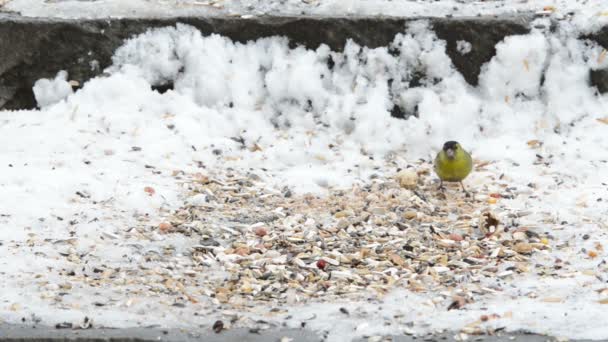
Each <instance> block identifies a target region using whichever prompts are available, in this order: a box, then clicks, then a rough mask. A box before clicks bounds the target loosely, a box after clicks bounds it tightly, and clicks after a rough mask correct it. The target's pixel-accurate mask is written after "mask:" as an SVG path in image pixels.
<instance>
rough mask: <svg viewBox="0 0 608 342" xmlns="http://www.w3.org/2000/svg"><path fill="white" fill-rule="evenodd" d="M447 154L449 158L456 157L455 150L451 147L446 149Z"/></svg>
mask: <svg viewBox="0 0 608 342" xmlns="http://www.w3.org/2000/svg"><path fill="white" fill-rule="evenodd" d="M445 154H447V155H448V158H450V159H452V158H454V150H453V149H451V148H448V149H447V150H445Z"/></svg>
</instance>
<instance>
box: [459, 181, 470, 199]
mask: <svg viewBox="0 0 608 342" xmlns="http://www.w3.org/2000/svg"><path fill="white" fill-rule="evenodd" d="M460 186H461V187H462V191H464V193H465V196H466V197H470V195H469V192H468V191H467V189H465V188H464V184H462V181H460Z"/></svg>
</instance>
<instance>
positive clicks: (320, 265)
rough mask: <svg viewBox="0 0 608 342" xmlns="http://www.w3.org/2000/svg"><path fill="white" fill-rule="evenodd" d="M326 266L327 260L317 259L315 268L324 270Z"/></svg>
mask: <svg viewBox="0 0 608 342" xmlns="http://www.w3.org/2000/svg"><path fill="white" fill-rule="evenodd" d="M326 267H327V262H326V261H325V260H323V259H319V261H317V268H318V269H320V270H322V271H323V270H325V268H326Z"/></svg>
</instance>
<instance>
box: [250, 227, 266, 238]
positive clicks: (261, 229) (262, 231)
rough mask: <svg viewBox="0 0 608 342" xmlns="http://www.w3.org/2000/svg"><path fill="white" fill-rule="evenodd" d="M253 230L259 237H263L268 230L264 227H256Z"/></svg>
mask: <svg viewBox="0 0 608 342" xmlns="http://www.w3.org/2000/svg"><path fill="white" fill-rule="evenodd" d="M253 232H254V233H255V235H257V236H259V237H263V236H266V235H267V234H268V230H266V227H256V228H255V229H254V230H253Z"/></svg>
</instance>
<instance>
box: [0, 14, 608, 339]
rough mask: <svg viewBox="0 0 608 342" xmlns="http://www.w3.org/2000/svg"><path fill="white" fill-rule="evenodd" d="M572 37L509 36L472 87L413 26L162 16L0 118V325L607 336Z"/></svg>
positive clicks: (581, 51) (584, 95) (583, 87)
mask: <svg viewBox="0 0 608 342" xmlns="http://www.w3.org/2000/svg"><path fill="white" fill-rule="evenodd" d="M541 24H545V25H541ZM535 27H547V28H548V27H550V25H549V20H548V19H547V18H540V19H539V20H538V21H537V22H535ZM571 29H572V28H571V27H570V26H568V25H567V23H566V24H563V25H558V27H557V28H556V30H554V31H550V30H548V29H547V30H543V29H540V28H535V29H533V30H532V32H531V33H529V34H526V35H520V36H512V37H507V38H505V40H504V41H502V42H500V43H498V44H497V46H496V56H495V57H494V58H492V60H490V62H488V63H487V64H486V65H485V66H484V67H483V68H482V71H481V74H480V77H479V85H478V86H477V87H472V86H471V85H469V84H467V83H466V82H465V80H464V79H463V77H462V75H460V74H459V73H458V72H457V71H456V70H455V68H454V67H453V65H452V64H451V60H450V58H449V57H448V55H447V54H446V52H445V43H444V42H443V41H442V40H440V39H438V38H437V37H436V36H435V34H434V33H433V31H432V30H431V29H430V28H429V26H428V23H426V22H425V21H418V22H414V23H412V24H410V25H408V27H407V28H404V31H403V33H402V34H399V35H397V36H396V37H395V40H394V42H393V43H392V44H391V45H390V46H387V47H380V48H375V49H369V48H366V47H363V46H359V45H357V44H356V43H354V42H349V43H347V44H346V46H345V47H344V50H343V51H342V52H336V51H331V50H330V49H329V48H328V47H327V46H321V47H319V48H318V49H316V50H310V49H306V48H304V47H295V48H293V47H290V46H289V42H288V41H287V39H285V38H281V37H272V38H264V39H259V40H257V41H251V42H248V43H246V44H240V43H235V42H232V41H230V40H229V39H227V38H225V37H221V36H218V35H211V36H202V35H201V34H200V32H199V31H197V30H196V29H195V28H193V27H190V26H187V25H178V26H176V27H168V28H161V29H154V30H150V31H148V32H146V33H144V34H142V35H139V36H136V37H133V38H132V39H130V40H128V41H126V42H125V44H124V45H123V46H122V47H121V48H120V49H118V50H117V51H116V54H115V56H114V59H113V65H112V66H111V67H110V68H108V70H106V75H104V76H100V77H97V78H95V79H92V80H90V81H88V82H87V83H86V84H84V85H83V87H82V89H80V90H78V91H77V92H75V93H72V91H71V89H70V87H67V86H66V84H69V75H66V74H65V73H59V74H58V76H57V77H56V78H55V79H53V80H44V81H40V82H38V83H37V84H36V85H35V87H34V93H35V94H36V98H37V101H38V103H39V104H40V106H41V107H42V108H41V109H40V110H35V111H19V112H8V111H4V112H1V113H0V118H1V120H0V122H1V125H0V130H1V131H0V136H1V137H2V144H0V145H1V146H3V147H2V153H0V160H2V165H3V168H4V169H3V180H2V183H1V185H2V191H1V192H0V208H1V209H0V222H1V223H2V225H3V226H4V227H7V229H3V230H0V242H1V244H2V248H1V249H0V265H1V266H2V272H4V274H3V276H2V277H0V286H1V287H2V288H3V289H5V291H3V293H2V295H1V297H0V300H1V302H0V319H2V320H3V321H6V322H9V323H16V322H19V321H23V320H25V321H26V322H28V321H34V322H44V323H45V324H48V325H55V324H64V323H69V324H71V325H70V326H74V327H79V326H84V327H89V326H107V327H127V326H141V327H146V326H151V325H158V326H162V327H172V328H185V329H189V330H192V331H196V330H197V329H200V330H205V331H208V330H216V331H219V332H221V331H222V330H223V329H231V328H234V327H249V328H251V329H254V330H255V329H271V328H274V327H280V326H287V327H304V326H305V327H306V328H307V329H312V330H314V331H317V332H319V333H320V334H321V335H322V336H325V337H326V338H327V339H328V340H336V341H341V340H344V339H349V338H352V337H361V336H382V335H387V334H414V335H422V334H426V333H433V332H438V331H443V330H446V329H447V330H448V331H451V332H454V333H455V334H457V335H458V338H459V339H466V338H467V337H468V335H469V334H481V333H495V332H497V331H502V330H508V331H517V330H521V329H525V330H527V331H533V332H537V333H544V334H550V335H552V336H568V337H571V338H606V337H608V331H606V330H605V328H604V327H605V325H606V323H607V322H606V321H605V320H606V318H605V315H601V314H600V313H602V312H603V310H605V303H606V299H607V298H608V297H607V296H608V291H606V290H605V281H606V279H605V275H604V274H605V271H606V264H605V262H603V258H604V247H603V244H604V241H605V238H606V227H605V223H604V221H605V215H606V209H605V207H604V206H603V205H602V204H603V202H604V201H605V198H607V197H606V195H607V194H606V186H605V185H604V184H603V182H605V180H604V179H603V178H602V177H603V175H604V174H606V172H605V171H606V169H607V167H606V162H605V159H604V158H605V151H606V150H608V149H607V148H608V140H607V139H608V138H607V135H606V134H605V132H606V129H607V126H606V122H608V120H607V119H606V115H607V114H606V108H608V107H607V106H606V104H607V102H606V101H607V98H606V96H604V95H601V94H599V93H598V92H597V90H596V89H595V88H594V87H592V86H591V85H590V84H589V81H588V74H589V70H590V69H593V68H604V67H606V66H607V65H606V63H607V62H606V60H605V55H606V53H605V50H604V49H603V48H602V47H601V46H599V45H597V44H595V43H592V42H589V41H586V40H584V39H581V38H579V37H578V35H576V34H573V33H572V31H571ZM330 60H331V63H330V62H329V61H330ZM421 71H423V73H422V75H424V76H423V77H422V78H420V75H421ZM414 80H415V82H414ZM168 82H171V83H173V85H174V87H173V89H172V90H169V91H167V92H165V93H162V94H161V93H159V92H157V91H155V90H153V89H152V88H151V86H152V85H159V84H166V83H168ZM395 104H398V105H400V106H401V107H403V108H404V109H405V110H406V112H408V113H411V115H409V116H408V118H407V119H406V120H403V119H397V118H393V117H391V115H390V111H391V108H393V107H394V105H395ZM451 139H454V140H456V141H458V142H459V143H461V144H462V146H463V148H464V149H466V150H467V151H468V152H470V153H471V155H472V171H471V174H470V175H469V176H468V177H467V178H465V179H464V180H463V183H464V184H465V186H466V189H467V191H468V192H469V196H468V197H467V196H466V194H465V193H463V192H462V190H461V189H460V185H459V184H458V183H455V184H450V183H447V182H446V184H445V187H446V189H444V190H443V191H440V190H439V189H438V186H439V178H437V176H436V175H435V173H434V170H433V168H434V167H433V160H434V158H435V156H436V155H437V152H439V151H441V150H442V145H443V144H444V142H445V141H446V140H451ZM32 146H36V147H37V148H36V149H33V148H32ZM15 203H26V204H27V205H19V206H17V205H15ZM566 315H567V317H568V320H569V322H573V323H572V324H571V325H570V324H564V317H565V316H566ZM591 316H592V317H595V319H593V320H590V319H589V317H591ZM85 318H86V319H85ZM218 322H219V323H218ZM214 327H215V328H214Z"/></svg>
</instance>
